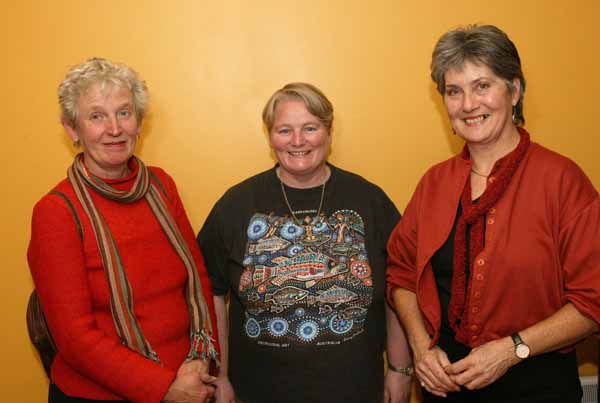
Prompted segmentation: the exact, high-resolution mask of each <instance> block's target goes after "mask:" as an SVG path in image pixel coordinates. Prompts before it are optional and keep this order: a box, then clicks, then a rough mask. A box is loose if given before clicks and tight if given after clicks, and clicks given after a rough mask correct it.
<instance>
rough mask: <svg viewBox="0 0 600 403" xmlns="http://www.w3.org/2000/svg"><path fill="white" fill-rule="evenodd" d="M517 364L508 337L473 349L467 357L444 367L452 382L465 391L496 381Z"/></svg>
mask: <svg viewBox="0 0 600 403" xmlns="http://www.w3.org/2000/svg"><path fill="white" fill-rule="evenodd" d="M517 362H519V358H518V357H517V356H516V355H515V346H514V343H513V342H512V340H511V338H510V337H504V338H502V339H498V340H493V341H490V342H488V343H485V344H482V345H481V346H478V347H475V348H474V349H473V350H471V352H470V353H469V355H468V356H466V357H465V358H463V359H462V360H459V361H456V362H455V363H454V364H452V365H449V366H448V367H446V372H447V373H448V375H449V376H450V379H452V380H453V381H454V382H456V383H457V384H459V385H464V387H466V388H467V389H481V388H483V387H485V386H487V385H489V384H491V383H492V382H494V381H496V380H497V379H498V378H500V377H501V376H502V375H504V374H505V373H506V371H508V369H509V368H510V367H512V366H513V365H515V364H516V363H517Z"/></svg>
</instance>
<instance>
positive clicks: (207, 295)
mask: <svg viewBox="0 0 600 403" xmlns="http://www.w3.org/2000/svg"><path fill="white" fill-rule="evenodd" d="M163 174H164V175H165V176H166V182H167V184H168V187H169V190H168V192H169V195H170V197H171V199H172V203H173V210H174V212H175V214H174V215H175V221H176V222H177V225H178V226H179V230H180V231H181V234H182V235H183V238H184V239H185V241H186V243H187V245H188V247H189V249H190V252H191V253H192V256H193V257H194V261H195V262H196V268H197V269H198V277H199V278H200V283H201V285H202V294H203V296H204V300H205V301H206V305H207V307H208V311H209V313H210V322H211V326H212V336H211V337H212V339H213V343H214V345H215V348H216V349H217V351H219V345H218V334H217V319H216V314H215V306H214V301H213V292H212V288H211V284H210V280H209V278H208V273H207V271H206V265H205V263H204V256H203V254H202V252H201V251H200V248H199V247H198V244H197V243H196V237H195V234H194V230H193V229H192V225H191V223H190V220H189V219H188V216H187V213H186V212H185V208H184V206H183V202H182V201H181V198H180V196H179V193H178V191H177V186H176V185H175V182H174V181H173V179H172V178H171V177H169V176H168V175H166V174H165V173H164V172H163Z"/></svg>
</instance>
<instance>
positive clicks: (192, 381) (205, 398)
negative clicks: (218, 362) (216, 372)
mask: <svg viewBox="0 0 600 403" xmlns="http://www.w3.org/2000/svg"><path fill="white" fill-rule="evenodd" d="M215 380H216V378H215V377H213V376H210V375H209V374H208V364H206V363H205V362H204V361H202V360H193V361H186V362H184V363H183V364H182V365H181V367H179V370H178V371H177V376H176V377H175V380H174V381H173V383H172V384H171V386H170V387H169V390H167V393H166V394H165V397H164V398H163V402H164V403H208V402H209V401H210V400H211V399H212V398H213V396H214V393H215V388H214V386H212V385H210V384H209V383H211V382H214V381H215Z"/></svg>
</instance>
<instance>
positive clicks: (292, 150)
mask: <svg viewBox="0 0 600 403" xmlns="http://www.w3.org/2000/svg"><path fill="white" fill-rule="evenodd" d="M269 140H270V144H271V148H272V149H273V151H274V152H275V156H276V157H277V161H278V162H279V176H280V178H281V180H282V181H283V182H284V183H286V184H287V185H289V186H292V187H298V188H308V187H314V186H318V185H320V184H322V183H323V182H324V181H325V180H326V179H327V175H328V169H327V166H326V164H325V162H326V161H327V154H328V153H329V147H330V145H331V136H330V134H329V130H328V129H327V128H326V127H325V126H324V125H323V123H321V121H320V120H319V118H317V117H316V116H314V115H313V114H311V113H310V112H309V111H308V109H307V108H306V105H304V102H302V101H295V100H292V101H283V102H281V103H279V104H277V107H276V108H275V120H274V122H273V127H272V128H271V130H270V133H269Z"/></svg>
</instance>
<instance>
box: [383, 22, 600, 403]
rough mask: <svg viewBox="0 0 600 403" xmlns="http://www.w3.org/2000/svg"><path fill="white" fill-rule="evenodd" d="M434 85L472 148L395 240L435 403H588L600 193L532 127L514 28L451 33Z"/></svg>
mask: <svg viewBox="0 0 600 403" xmlns="http://www.w3.org/2000/svg"><path fill="white" fill-rule="evenodd" d="M431 76H432V78H433V80H434V82H435V83H436V84H437V88H438V90H439V92H440V94H441V95H442V97H443V100H444V104H445V106H446V110H447V112H448V117H449V119H450V123H451V125H452V129H453V131H454V132H455V133H456V135H458V136H459V137H461V138H462V139H463V140H464V141H465V143H466V144H465V146H464V148H463V151H462V152H461V153H460V154H459V155H457V156H455V157H453V158H451V159H449V160H447V161H444V162H442V163H440V164H437V165H435V166H433V167H432V168H431V169H429V170H428V171H427V173H426V174H425V176H424V177H423V178H422V179H421V181H420V182H419V184H418V185H417V189H416V191H415V193H414V195H413V197H412V199H411V201H410V202H409V204H408V206H407V208H406V211H405V214H404V217H403V219H402V221H401V222H400V223H399V225H398V226H397V227H396V228H395V229H394V232H393V234H392V236H391V238H390V242H389V244H388V252H389V261H388V298H389V299H390V301H392V302H393V303H394V306H395V307H396V310H397V312H398V315H399V317H400V319H401V321H402V323H403V325H404V328H405V330H406V332H407V335H408V340H409V342H410V345H411V347H412V350H413V354H414V360H415V371H416V375H417V377H418V379H419V380H420V383H421V386H422V387H423V397H424V402H438V401H439V402H442V401H443V402H528V403H532V402H544V403H548V402H556V403H567V402H572V403H575V402H579V401H580V400H581V387H580V385H579V379H578V374H577V362H576V357H575V353H574V347H573V346H574V344H575V343H576V342H577V341H579V340H581V339H583V338H584V337H586V336H588V335H590V334H592V333H594V332H596V331H598V323H599V321H600V270H599V269H600V199H599V197H598V193H597V191H596V190H595V189H594V186H593V185H592V184H591V183H590V181H589V180H588V178H587V177H586V176H585V174H584V173H583V172H582V171H581V169H580V168H579V167H578V166H577V165H576V164H575V163H573V162H572V161H570V160H569V159H567V158H565V157H563V156H561V155H559V154H557V153H555V152H552V151H550V150H548V149H546V148H544V147H542V146H541V145H539V144H537V143H534V142H532V141H531V140H530V136H529V133H528V132H527V131H526V130H525V129H524V128H523V127H522V125H523V124H524V122H525V118H524V116H523V95H524V92H525V78H524V76H523V72H522V70H521V61H520V58H519V54H518V52H517V49H516V47H515V46H514V44H513V42H512V41H511V40H510V39H509V38H508V36H507V35H506V34H505V33H504V32H503V31H501V30H500V29H498V28H497V27H495V26H490V25H486V26H469V27H467V28H464V29H457V30H454V31H450V32H448V33H446V34H444V35H443V36H442V37H441V38H440V40H439V41H438V43H437V45H436V46H435V49H434V51H433V60H432V63H431Z"/></svg>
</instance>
